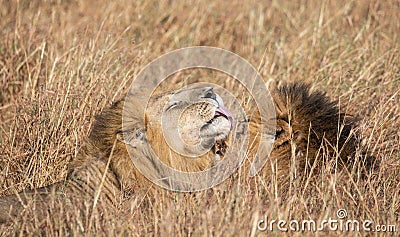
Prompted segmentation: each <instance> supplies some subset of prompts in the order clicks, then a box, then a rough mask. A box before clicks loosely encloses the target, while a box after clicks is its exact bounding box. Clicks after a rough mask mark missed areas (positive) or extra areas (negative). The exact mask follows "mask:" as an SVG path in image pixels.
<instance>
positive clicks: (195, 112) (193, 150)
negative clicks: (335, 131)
mask: <svg viewBox="0 0 400 237" xmlns="http://www.w3.org/2000/svg"><path fill="white" fill-rule="evenodd" d="M159 101H160V102H163V103H164V106H163V109H162V115H161V127H162V130H163V131H162V132H163V135H164V138H165V140H166V141H167V143H168V144H169V146H170V147H171V148H172V149H173V150H175V151H176V152H178V153H180V154H182V155H184V156H189V157H198V156H200V155H203V154H204V153H206V152H208V151H209V150H210V149H212V148H213V151H214V152H215V153H216V154H218V155H221V154H222V153H223V152H222V149H224V148H225V147H224V145H223V142H224V141H225V140H226V139H227V137H228V135H229V133H230V132H231V130H232V128H233V125H234V118H233V115H232V114H231V112H230V111H229V110H228V109H226V108H225V107H224V103H223V101H222V98H221V97H220V96H219V95H218V94H216V93H215V92H214V91H213V88H212V87H204V86H202V87H189V88H185V89H181V90H178V91H175V92H174V93H172V94H169V95H168V98H167V99H166V98H164V99H161V100H159ZM160 132H161V131H160Z"/></svg>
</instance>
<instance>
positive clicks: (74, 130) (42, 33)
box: [0, 0, 400, 236]
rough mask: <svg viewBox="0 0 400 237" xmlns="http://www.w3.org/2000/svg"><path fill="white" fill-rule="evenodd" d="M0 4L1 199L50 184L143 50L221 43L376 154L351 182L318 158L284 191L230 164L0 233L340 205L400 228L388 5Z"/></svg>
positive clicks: (226, 221)
mask: <svg viewBox="0 0 400 237" xmlns="http://www.w3.org/2000/svg"><path fill="white" fill-rule="evenodd" d="M0 2H1V3H0V5H1V6H2V7H1V9H0V17H1V21H0V29H1V37H0V118H1V124H0V144H1V147H0V195H5V194H10V193H14V192H15V191H16V190H17V191H20V190H22V189H31V188H34V187H41V186H44V185H47V184H50V183H53V182H55V181H59V180H62V179H63V178H64V176H65V173H66V164H67V163H68V161H69V160H70V159H71V157H73V156H75V155H76V154H77V152H78V150H79V147H80V145H81V144H82V142H83V140H84V138H85V137H87V135H88V133H89V131H90V127H91V124H92V123H93V119H94V115H95V114H97V113H99V112H100V111H101V110H102V109H103V108H104V107H105V106H107V105H108V104H110V103H111V102H112V101H113V100H115V99H116V98H118V97H120V96H121V95H122V94H123V92H124V91H125V90H126V89H127V87H128V86H129V84H130V82H131V81H132V78H134V76H135V75H137V74H138V72H139V71H140V70H141V68H142V67H143V66H144V65H146V64H147V63H148V62H150V61H151V60H152V59H155V58H156V57H157V56H159V55H161V54H163V53H166V52H168V51H171V50H173V49H178V48H181V47H185V46H193V45H207V46H216V47H221V48H225V49H228V50H231V51H233V52H235V53H237V54H239V55H241V56H243V57H244V58H246V59H248V60H249V61H250V62H251V63H252V64H253V65H255V66H256V67H258V68H259V71H260V72H261V74H262V75H263V77H264V79H266V80H267V79H270V78H272V79H275V80H286V81H294V80H298V81H306V82H310V83H312V84H313V86H314V87H315V88H318V89H321V90H324V91H327V93H328V95H330V96H331V97H332V98H335V99H338V100H339V101H340V102H341V104H342V105H347V106H348V110H349V112H351V113H353V114H356V115H358V116H359V117H360V118H361V126H360V128H359V129H360V132H361V134H362V136H363V137H364V141H365V144H366V147H367V148H368V150H369V151H370V152H371V153H372V154H373V155H375V156H376V157H377V161H378V163H379V169H378V170H376V171H374V172H373V173H372V174H371V175H368V176H367V177H366V178H364V179H361V178H360V177H359V176H358V175H357V174H356V173H354V172H350V173H346V172H332V171H330V170H329V168H330V167H329V162H327V165H326V167H325V169H323V170H321V171H318V172H315V173H313V174H312V177H311V178H310V180H300V181H296V182H293V184H292V185H291V188H290V190H289V191H288V192H289V195H288V196H286V198H283V197H282V196H280V195H279V194H278V193H277V192H276V189H275V186H274V181H273V180H272V178H271V177H268V176H267V177H264V176H263V175H262V174H261V175H260V176H258V177H256V178H248V177H247V176H246V174H244V173H243V172H238V173H237V174H235V175H234V176H233V177H232V178H231V179H229V180H227V181H226V182H225V183H223V184H221V185H219V186H217V187H215V188H213V189H211V190H207V191H204V192H199V193H194V194H182V193H169V192H166V191H160V190H150V191H149V190H137V192H136V193H135V195H134V196H133V198H132V199H131V200H128V201H127V202H128V204H127V207H129V208H125V210H123V211H121V212H122V213H121V214H119V216H118V217H114V216H113V215H111V214H110V215H108V214H107V213H106V214H104V213H103V214H102V215H100V214H99V213H98V212H96V211H95V212H93V213H89V214H88V215H89V216H90V215H92V216H94V215H96V216H95V218H87V219H85V218H83V219H82V218H79V217H74V215H76V216H79V215H78V214H76V213H77V212H76V210H65V209H62V208H63V207H58V206H57V205H56V206H54V207H53V208H54V210H55V211H53V213H58V214H57V215H55V216H53V217H51V218H50V217H49V218H47V219H46V220H37V219H36V220H34V219H33V220H34V221H32V219H29V218H28V216H26V217H25V218H23V221H19V222H15V223H14V224H13V226H11V227H10V226H7V225H3V226H0V233H2V232H3V233H4V235H8V234H10V235H14V234H17V235H18V234H22V235H27V234H30V235H32V234H33V235H35V234H39V233H42V234H48V235H72V234H79V233H82V232H83V233H86V234H89V235H92V234H99V235H119V234H122V235H123V234H129V235H144V236H147V235H149V234H153V235H170V236H187V235H191V236H198V235H213V236H220V235H226V236H248V235H252V236H254V235H258V234H259V232H258V231H257V230H256V225H255V224H256V222H257V220H258V219H260V218H262V217H263V216H264V215H267V216H268V217H269V218H270V219H283V220H291V219H299V220H302V219H314V220H316V221H321V220H322V219H327V218H329V217H331V218H336V211H337V210H338V209H339V208H345V209H346V210H347V212H348V217H351V218H353V219H358V220H364V219H369V220H372V221H373V222H374V223H376V224H396V225H397V229H398V230H397V231H399V229H400V191H399V190H400V132H399V127H400V117H399V115H400V103H399V101H400V94H399V93H400V89H399V88H400V57H399V53H400V52H399V49H400V44H399V42H400V38H399V32H400V15H399V12H400V2H399V1H364V0H354V1H317V0H311V1H296V2H295V1H285V2H282V1H274V0H273V1H267V2H266V3H263V4H261V3H259V2H258V1H247V2H246V3H242V2H240V1H233V2H230V3H228V1H226V2H216V1H209V2H204V1H191V2H187V3H180V2H179V3H178V1H176V2H169V3H168V2H164V1H160V2H159V1H152V0H146V1H137V2H128V1H123V0H122V1H113V2H110V3H107V2H106V1H97V2H90V1H5V0H4V1H0ZM357 165H359V164H355V166H357ZM63 213H69V214H68V215H63ZM275 229H276V228H275ZM13 231H15V232H13ZM354 233H356V232H353V233H351V234H354ZM361 233H362V234H366V233H365V232H361ZM261 234H271V232H268V231H267V232H264V233H261ZM274 234H275V235H280V234H284V233H282V232H279V231H277V230H275V232H274ZM286 234H290V235H293V234H298V235H300V234H302V233H294V232H289V233H286ZM303 234H310V235H311V234H313V233H312V232H305V233H303ZM320 234H325V235H326V234H337V235H345V234H348V233H347V232H338V231H336V232H334V231H330V232H320Z"/></svg>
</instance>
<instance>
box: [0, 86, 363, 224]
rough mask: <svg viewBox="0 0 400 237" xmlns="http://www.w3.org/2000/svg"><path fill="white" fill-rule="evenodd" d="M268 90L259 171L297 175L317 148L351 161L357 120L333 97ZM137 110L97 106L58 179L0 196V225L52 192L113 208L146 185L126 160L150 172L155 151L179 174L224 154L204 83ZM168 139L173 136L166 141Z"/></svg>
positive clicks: (223, 124)
mask: <svg viewBox="0 0 400 237" xmlns="http://www.w3.org/2000/svg"><path fill="white" fill-rule="evenodd" d="M270 91H271V95H272V98H273V101H274V105H275V111H276V118H275V119H276V121H275V122H276V132H275V134H274V140H275V141H274V143H273V146H272V150H271V153H270V155H269V157H268V159H267V164H266V165H265V167H264V169H263V171H262V172H267V173H268V172H270V173H274V174H276V175H277V176H278V177H281V178H282V179H285V177H287V174H288V173H289V171H290V169H291V167H295V168H296V170H297V172H298V173H302V172H303V173H304V172H306V170H307V167H309V168H310V167H311V166H313V165H314V161H316V157H317V156H318V154H320V153H321V151H323V152H325V153H326V154H330V155H332V156H336V157H339V165H343V166H346V165H348V164H351V162H352V160H353V159H354V157H355V154H356V150H357V146H358V145H359V139H358V136H357V133H356V132H354V128H355V127H356V126H357V119H355V118H354V117H352V116H350V115H346V114H345V113H344V112H342V111H345V110H342V111H339V108H338V106H337V102H334V101H331V100H330V99H329V98H328V97H327V96H326V95H325V94H324V93H322V92H319V91H312V90H311V89H310V86H309V85H306V84H303V83H284V84H282V85H279V86H272V88H271V89H270ZM126 98H128V97H126ZM131 98H132V97H131ZM133 98H138V97H133ZM124 106H125V110H127V111H130V112H129V114H128V115H124V114H123V113H124ZM143 107H144V104H143V101H140V100H135V99H130V100H127V99H121V100H118V101H116V102H114V103H113V104H112V105H111V106H110V107H109V108H106V109H105V110H104V111H102V112H101V113H100V114H99V115H98V116H97V117H96V120H95V122H94V125H93V127H92V131H91V134H90V136H89V138H88V139H87V140H86V141H85V143H84V145H83V146H82V148H81V149H80V151H79V153H78V155H77V156H76V157H75V158H74V159H73V160H72V161H71V162H70V164H69V166H68V174H67V177H66V179H65V181H62V182H59V183H56V184H53V185H51V186H48V187H45V188H41V189H38V190H36V191H32V192H25V193H21V194H19V195H11V196H6V197H2V198H0V222H6V221H7V220H9V219H10V218H12V217H13V216H16V215H18V214H19V213H21V212H22V210H23V209H24V208H25V207H26V206H27V205H28V204H29V202H32V200H34V201H35V205H36V206H37V205H39V206H45V205H46V203H47V202H48V200H49V198H50V196H54V194H59V196H60V198H59V199H62V200H68V202H69V203H71V202H72V203H73V202H74V200H76V199H79V198H81V197H86V198H88V199H91V200H95V202H96V203H97V201H98V202H100V203H102V204H104V205H108V206H112V207H117V206H118V205H119V204H120V202H121V200H122V199H123V198H124V197H127V196H130V195H132V194H133V193H134V191H135V188H137V187H138V186H140V185H144V186H147V185H149V184H150V182H149V181H148V179H147V178H148V177H145V176H144V175H143V174H142V173H143V170H140V171H139V170H138V167H136V166H135V164H134V163H133V162H132V159H137V160H138V161H139V162H142V164H143V167H145V169H148V170H147V171H146V173H150V174H157V173H161V172H162V171H161V170H160V169H159V167H158V165H157V164H155V156H158V158H159V159H160V160H161V162H162V163H163V164H165V165H167V166H169V167H171V168H173V169H175V170H178V171H182V172H201V171H204V170H207V169H210V168H211V167H213V166H215V165H216V164H217V163H218V162H219V161H220V160H221V159H224V156H225V153H226V151H227V150H228V149H229V147H230V145H231V141H232V136H233V135H234V134H233V132H232V131H233V130H234V126H235V124H236V122H237V121H235V118H234V116H233V114H232V113H231V112H230V110H229V109H227V108H226V107H225V105H224V102H223V100H222V98H221V96H220V95H218V94H217V93H215V92H214V90H213V88H212V87H208V86H194V87H186V88H184V89H179V90H175V91H168V92H163V93H159V94H156V95H153V96H152V97H151V99H150V101H149V103H148V107H147V109H146V113H145V114H144V116H143V115H142V113H141V111H144V109H143ZM123 116H125V117H124V122H123ZM246 121H247V122H248V127H249V131H250V136H249V140H250V141H249V146H248V148H247V156H248V157H252V156H254V155H255V153H256V151H257V147H258V146H263V144H259V142H260V139H259V136H258V132H259V127H260V126H259V123H260V121H261V119H260V114H259V113H254V114H252V115H250V117H249V118H247V120H246ZM163 124H164V125H163ZM177 131H178V132H177ZM162 132H166V134H163V133H162ZM168 134H169V135H168ZM168 136H170V137H169V138H168ZM176 136H179V139H174V138H175V137H176ZM182 141H183V142H182ZM171 143H172V144H171ZM171 145H172V146H173V147H175V148H176V149H171ZM150 147H152V148H153V149H154V151H151V150H150ZM129 149H131V150H132V152H128V150H129ZM191 156H196V158H195V159H194V158H192V157H191ZM293 165H294V166H293ZM148 167H150V168H148ZM36 209H40V208H36Z"/></svg>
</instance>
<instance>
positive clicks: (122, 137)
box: [117, 129, 147, 147]
mask: <svg viewBox="0 0 400 237" xmlns="http://www.w3.org/2000/svg"><path fill="white" fill-rule="evenodd" d="M117 140H118V141H121V142H123V143H125V144H126V145H129V146H132V147H136V146H137V145H138V144H139V143H143V142H147V138H146V130H145V129H131V130H126V131H119V132H118V133H117Z"/></svg>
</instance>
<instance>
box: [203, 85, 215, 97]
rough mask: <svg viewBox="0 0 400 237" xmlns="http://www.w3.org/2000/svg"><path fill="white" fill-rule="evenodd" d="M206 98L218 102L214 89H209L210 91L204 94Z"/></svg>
mask: <svg viewBox="0 0 400 237" xmlns="http://www.w3.org/2000/svg"><path fill="white" fill-rule="evenodd" d="M204 98H210V99H213V100H216V99H217V96H216V95H215V93H214V91H213V88H212V87H210V88H208V89H207V90H206V91H205V92H204Z"/></svg>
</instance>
